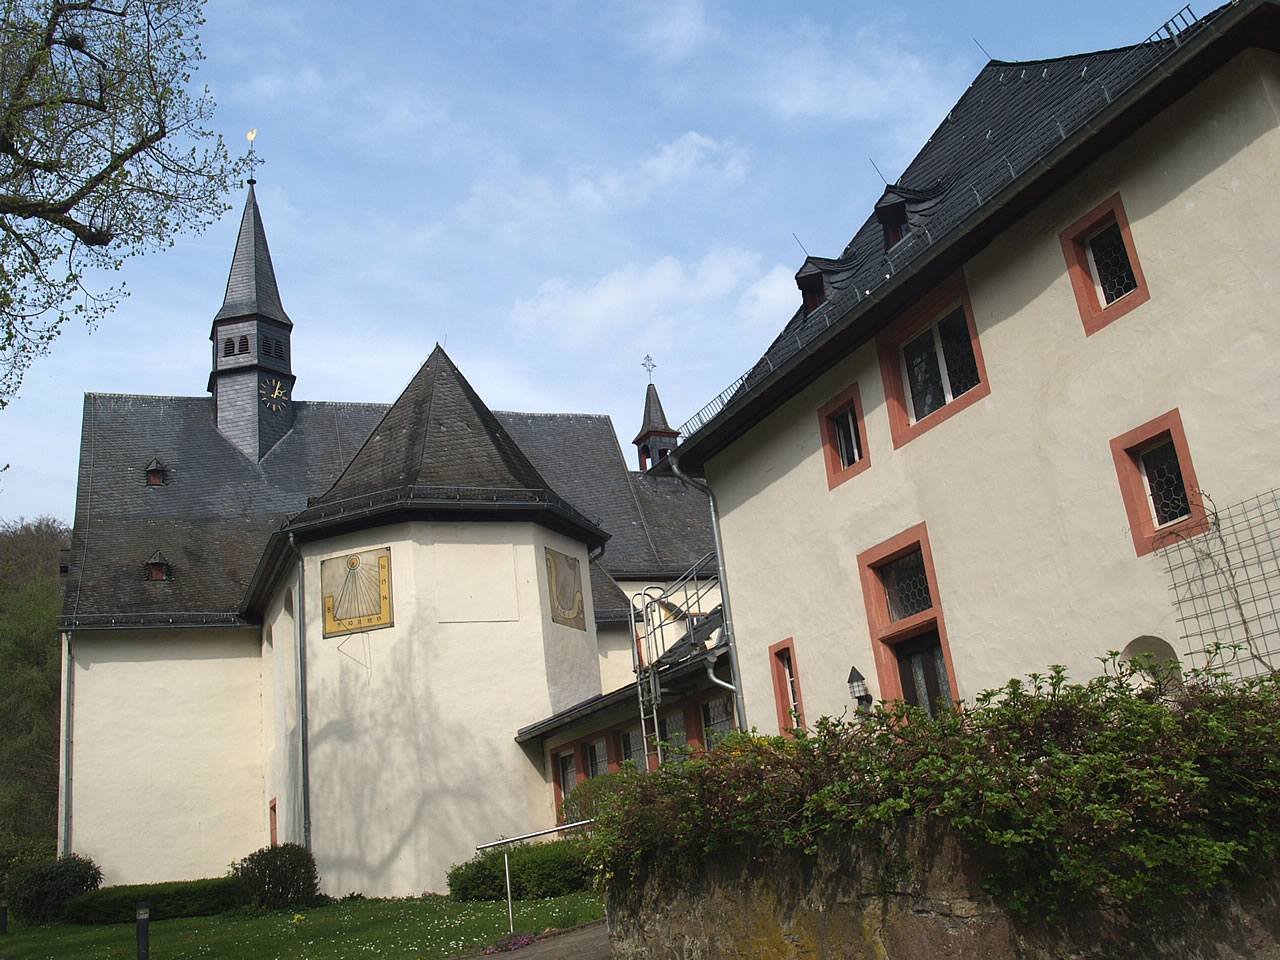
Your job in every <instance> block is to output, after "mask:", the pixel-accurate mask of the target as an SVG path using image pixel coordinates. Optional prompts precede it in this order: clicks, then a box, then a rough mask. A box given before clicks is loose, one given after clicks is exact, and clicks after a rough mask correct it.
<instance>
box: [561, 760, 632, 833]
mask: <svg viewBox="0 0 1280 960" xmlns="http://www.w3.org/2000/svg"><path fill="white" fill-rule="evenodd" d="M638 776H640V773H639V771H637V770H636V768H635V767H633V766H631V764H627V765H626V766H624V767H623V768H622V769H621V770H618V771H616V772H615V773H602V774H600V775H599V776H595V777H592V778H591V779H589V780H586V781H584V782H582V783H580V784H578V785H577V786H576V787H574V788H573V792H571V793H570V794H569V796H567V797H565V798H564V803H563V805H562V806H561V809H560V822H561V823H577V822H578V821H579V820H594V819H595V818H596V814H597V813H598V812H599V811H600V810H601V809H602V808H603V807H605V806H608V805H609V804H611V803H616V802H617V800H618V798H619V797H620V796H622V795H623V794H624V793H625V791H626V789H627V781H628V780H630V779H631V778H632V777H638Z"/></svg>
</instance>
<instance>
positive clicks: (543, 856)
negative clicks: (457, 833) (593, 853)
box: [449, 839, 590, 900]
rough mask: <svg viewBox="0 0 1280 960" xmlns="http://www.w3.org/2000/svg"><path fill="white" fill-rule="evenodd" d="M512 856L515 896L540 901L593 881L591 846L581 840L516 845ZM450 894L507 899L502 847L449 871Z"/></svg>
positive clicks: (461, 897) (511, 849) (510, 851)
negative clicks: (589, 857)
mask: <svg viewBox="0 0 1280 960" xmlns="http://www.w3.org/2000/svg"><path fill="white" fill-rule="evenodd" d="M507 854H508V856H509V857H510V859H511V895H512V896H513V897H515V898H516V899H517V900H538V899H542V898H544V897H558V896H561V895H563V894H566V893H574V892H576V891H578V890H585V889H586V888H587V885H588V883H589V881H590V874H589V872H588V870H587V865H586V857H587V845H586V843H585V842H584V841H583V840H581V839H569V840H553V841H551V842H549V843H527V844H516V845H515V846H512V847H508V848H507ZM449 896H451V897H452V898H453V899H454V900H503V899H506V896H507V881H506V872H505V870H504V868H503V864H502V850H501V849H500V848H494V849H490V850H485V851H483V852H481V853H478V854H476V855H475V856H474V857H472V858H471V859H470V860H468V861H467V862H466V863H461V864H457V865H456V866H454V867H453V868H452V869H451V870H450V871H449Z"/></svg>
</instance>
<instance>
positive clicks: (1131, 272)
mask: <svg viewBox="0 0 1280 960" xmlns="http://www.w3.org/2000/svg"><path fill="white" fill-rule="evenodd" d="M1058 239H1059V242H1060V243H1061V244H1062V253H1063V256H1064V257H1065V258H1066V261H1067V276H1068V278H1069V279H1070V281H1071V290H1072V293H1073V294H1074V295H1075V300H1076V307H1077V309H1079V311H1080V319H1081V321H1082V322H1083V323H1084V332H1085V336H1091V335H1092V334H1094V333H1097V332H1098V331H1099V330H1101V329H1102V328H1103V327H1105V326H1106V325H1107V324H1109V323H1111V322H1112V321H1113V320H1116V319H1117V318H1119V317H1121V316H1123V315H1124V314H1126V313H1128V312H1129V311H1130V310H1132V309H1134V308H1135V307H1138V306H1141V305H1142V304H1144V303H1146V302H1147V301H1148V300H1149V299H1151V295H1150V293H1149V292H1148V290H1147V283H1146V280H1145V279H1144V278H1143V276H1142V265H1141V264H1140V263H1139V262H1138V252H1137V249H1136V248H1135V247H1134V243H1133V234H1132V232H1131V231H1130V229H1129V218H1128V216H1127V215H1126V214H1125V209H1124V204H1122V203H1121V202H1120V194H1118V193H1115V194H1112V195H1111V196H1110V197H1108V198H1107V199H1106V200H1104V201H1102V203H1100V204H1098V206H1096V207H1094V208H1093V209H1092V210H1090V211H1089V212H1088V213H1086V214H1085V215H1084V216H1083V217H1081V218H1080V219H1079V220H1077V221H1076V222H1075V223H1073V224H1071V226H1069V227H1067V229H1065V230H1063V231H1062V233H1061V234H1059V237H1058Z"/></svg>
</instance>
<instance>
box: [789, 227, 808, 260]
mask: <svg viewBox="0 0 1280 960" xmlns="http://www.w3.org/2000/svg"><path fill="white" fill-rule="evenodd" d="M791 236H793V237H795V241H796V243H800V238H799V237H796V232H795V231H794V230H792V231H791ZM800 249H801V250H804V244H803V243H800ZM804 255H805V256H806V257H807V256H808V255H809V251H808V250H804Z"/></svg>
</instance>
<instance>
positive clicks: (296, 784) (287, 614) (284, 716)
mask: <svg viewBox="0 0 1280 960" xmlns="http://www.w3.org/2000/svg"><path fill="white" fill-rule="evenodd" d="M296 581H297V577H296V574H294V573H290V574H289V575H287V576H286V577H285V579H284V582H283V584H282V585H281V586H280V587H279V588H278V589H277V590H276V594H275V596H274V597H273V598H272V601H271V603H270V604H269V605H268V607H267V612H266V615H265V617H264V618H263V619H264V626H263V629H262V757H263V779H264V789H263V798H262V820H261V822H262V837H263V843H264V844H265V843H268V842H270V839H271V823H270V804H271V801H272V800H275V801H276V839H277V840H278V841H279V842H280V843H286V842H287V843H302V842H303V840H304V834H303V823H302V771H301V757H302V745H301V740H300V736H301V727H300V726H299V724H298V636H297V628H296V625H295V621H294V611H295V600H294V596H295V587H296Z"/></svg>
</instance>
